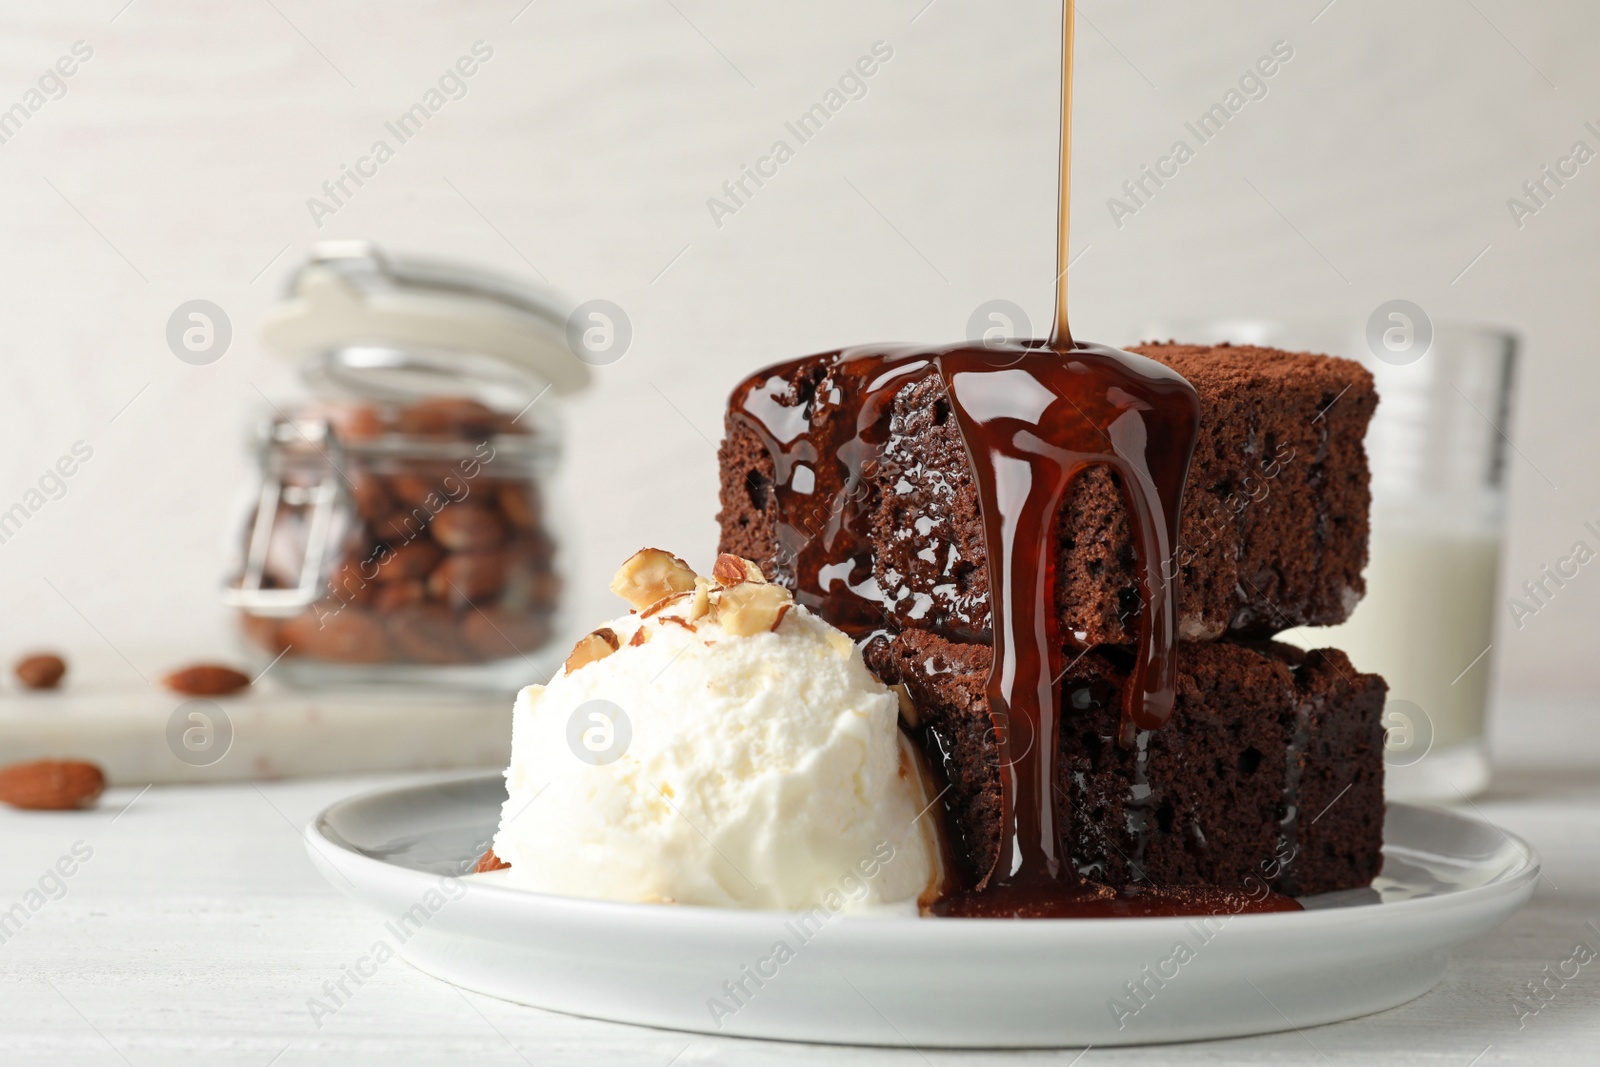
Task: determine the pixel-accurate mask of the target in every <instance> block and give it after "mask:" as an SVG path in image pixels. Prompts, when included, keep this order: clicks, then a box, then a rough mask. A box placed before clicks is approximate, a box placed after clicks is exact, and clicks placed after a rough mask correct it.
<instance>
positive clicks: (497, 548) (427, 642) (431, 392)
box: [223, 242, 589, 689]
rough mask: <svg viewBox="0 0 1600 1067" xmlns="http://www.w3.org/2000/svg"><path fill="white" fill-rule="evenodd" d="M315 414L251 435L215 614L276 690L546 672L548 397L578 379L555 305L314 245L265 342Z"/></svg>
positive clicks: (517, 678)
mask: <svg viewBox="0 0 1600 1067" xmlns="http://www.w3.org/2000/svg"><path fill="white" fill-rule="evenodd" d="M263 336H264V338H265V340H266V341H267V343H268V345H269V346H270V347H272V348H273V349H274V350H275V351H277V352H278V353H279V354H281V355H284V356H286V357H288V358H291V359H293V360H295V361H296V362H297V363H298V364H299V366H300V369H301V372H302V377H303V378H304V380H305V381H306V382H307V384H308V386H309V387H310V389H311V391H312V393H313V394H314V399H313V400H312V401H310V402H309V403H306V404H303V405H300V406H298V407H296V408H294V409H292V410H284V409H282V408H277V407H275V408H274V409H273V410H272V413H271V414H270V416H269V417H268V418H266V419H264V420H263V422H262V424H261V425H260V426H259V428H258V431H257V435H256V441H255V445H256V449H257V455H258V458H259V462H260V468H261V487H260V491H259V493H258V494H257V497H256V500H255V502H254V505H253V507H252V509H251V512H250V516H249V519H248V521H247V522H246V524H245V533H244V537H243V542H244V547H243V551H242V552H241V553H240V554H239V559H238V564H237V567H236V569H235V573H234V576H233V578H232V579H231V580H230V582H229V583H228V585H227V587H226V588H225V589H224V592H223V597H224V600H225V602H227V603H228V604H230V605H231V606H233V607H236V608H237V609H238V610H239V614H240V621H241V626H242V629H243V632H244V635H245V637H246V639H247V641H248V642H249V644H250V645H251V646H252V648H253V650H254V651H255V652H256V653H258V654H259V656H260V657H261V658H262V661H263V663H265V661H267V660H272V659H274V658H276V659H277V660H278V662H277V665H276V666H275V667H274V668H273V674H274V676H275V677H279V678H282V679H284V680H287V681H289V682H291V683H294V684H302V685H311V686H321V685H328V684H339V683H351V684H371V683H400V684H408V685H409V684H419V683H421V684H441V685H453V686H460V687H468V688H494V689H505V688H508V687H515V686H518V685H523V684H526V683H527V682H529V681H531V680H535V677H537V678H543V677H545V676H546V675H547V674H548V673H549V672H550V670H552V669H553V666H554V663H555V662H558V661H559V651H558V650H557V648H556V647H555V646H554V645H553V644H552V641H553V639H554V638H555V637H556V636H557V635H558V634H559V633H560V631H561V622H562V617H561V604H562V580H561V576H560V563H561V558H560V551H559V549H560V546H559V543H558V539H557V537H556V535H555V533H554V532H553V531H552V525H553V522H552V510H551V509H550V508H549V506H548V501H547V499H546V497H547V493H546V487H547V485H548V483H549V480H550V478H551V475H552V473H553V471H554V468H555V464H556V462H557V460H558V458H559V454H560V426H559V419H558V415H557V412H556V401H555V398H554V397H552V396H550V395H547V394H551V393H554V394H556V395H561V394H569V393H572V392H575V391H577V390H578V389H581V388H582V387H583V386H584V385H585V384H586V383H587V382H588V377H589V376H588V369H587V367H586V366H585V364H584V363H583V362H582V361H580V360H579V359H577V358H576V357H575V356H573V354H572V352H571V350H570V349H569V348H568V346H567V343H566V317H565V315H564V313H563V310H562V307H561V305H560V303H559V302H558V301H557V300H556V298H554V297H553V296H551V295H549V294H547V293H545V292H543V291H541V290H538V289H535V288H532V287H529V286H523V285H519V284H517V283H515V282H512V281H510V280H508V279H504V278H500V277H498V276H494V275H489V274H485V273H484V272H481V271H477V270H473V269H470V268H465V267H459V266H454V265H449V264H443V263H437V262H430V261H424V260H416V259H400V258H396V257H389V256H385V255H384V254H383V253H382V252H380V251H379V250H378V249H377V248H375V247H373V246H371V245H369V244H366V243H364V242H338V243H330V244H324V245H320V246H318V247H317V249H316V250H315V251H314V253H313V255H312V258H311V259H310V261H309V262H308V263H306V264H305V265H304V266H303V267H301V268H300V269H299V270H298V271H296V272H295V274H294V275H293V276H292V277H291V279H290V282H289V286H288V293H287V296H286V299H285V300H284V302H283V303H282V304H280V305H279V306H278V307H277V308H276V309H275V310H274V311H273V312H272V313H271V314H270V315H269V318H268V321H267V323H266V325H265V326H264V328H263Z"/></svg>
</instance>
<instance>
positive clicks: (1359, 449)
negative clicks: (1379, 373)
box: [718, 343, 1377, 645]
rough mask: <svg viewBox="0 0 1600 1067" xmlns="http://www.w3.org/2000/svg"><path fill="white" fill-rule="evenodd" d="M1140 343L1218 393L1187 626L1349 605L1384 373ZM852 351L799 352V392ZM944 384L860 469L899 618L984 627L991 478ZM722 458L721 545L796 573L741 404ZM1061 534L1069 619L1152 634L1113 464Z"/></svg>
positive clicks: (918, 403) (1206, 444)
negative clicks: (1378, 383) (985, 489)
mask: <svg viewBox="0 0 1600 1067" xmlns="http://www.w3.org/2000/svg"><path fill="white" fill-rule="evenodd" d="M1131 351H1134V352H1136V353H1139V354H1141V355H1145V356H1147V357H1149V358H1151V359H1154V360H1157V361H1159V362H1161V363H1164V364H1166V365H1168V366H1170V367H1171V368H1173V369H1174V370H1176V371H1178V373H1180V374H1182V375H1183V376H1184V377H1185V378H1187V379H1188V380H1189V382H1190V383H1191V384H1192V385H1193V386H1194V388H1195V390H1196V392H1197V393H1198V394H1199V398H1200V402H1201V420H1200V433H1199V441H1198V444H1197V446H1196V449H1195V455H1194V461H1193V464H1192V465H1191V468H1190V473H1189V480H1188V489H1187V491H1186V494H1185V498H1184V506H1183V511H1182V517H1181V528H1180V541H1181V548H1180V556H1179V562H1180V565H1181V574H1182V599H1181V601H1180V603H1179V632H1180V635H1181V636H1182V637H1183V638H1185V639H1187V640H1192V641H1205V640H1213V639H1215V638H1218V637H1222V636H1224V635H1231V636H1237V637H1251V638H1263V637H1268V636H1271V635H1272V634H1275V633H1277V632H1279V631H1281V630H1285V629H1288V628H1290V627H1294V626H1305V625H1332V624H1335V623H1339V622H1343V621H1344V620H1345V619H1346V618H1347V617H1348V616H1349V614H1350V612H1351V610H1352V609H1353V608H1354V607H1355V604H1356V602H1357V601H1358V600H1360V598H1361V596H1362V594H1363V593H1364V592H1365V584H1364V582H1363V580H1362V576H1361V571H1362V569H1363V567H1364V566H1365V565H1366V556H1367V508H1368V500H1369V491H1368V474H1367V463H1366V453H1365V450H1364V447H1363V444H1362V440H1363V438H1364V437H1365V435H1366V428H1367V423H1368V421H1369V420H1370V419H1371V417H1372V413H1373V411H1374V409H1375V408H1376V405H1377V395H1376V393H1375V392H1374V389H1373V382H1372V376H1371V375H1370V374H1369V373H1368V372H1367V371H1366V370H1365V369H1363V368H1362V367H1361V366H1360V365H1359V364H1357V363H1353V362H1351V361H1349V360H1344V359H1335V358H1330V357H1325V356H1314V355H1308V354H1304V353H1292V352H1282V351H1278V350H1275V349H1268V348H1253V347H1245V346H1229V345H1220V346H1216V347H1207V346H1197V345H1178V344H1170V343H1169V344H1164V345H1139V346H1135V347H1134V348H1133V349H1132V350H1131ZM835 358H836V357H835V356H834V355H832V354H830V355H826V356H819V357H816V359H815V360H813V361H804V362H802V363H799V364H793V365H790V373H791V374H792V375H793V376H794V380H793V381H792V382H791V383H790V384H791V386H792V390H793V397H794V401H795V403H796V404H797V405H799V406H801V407H805V406H807V405H808V404H809V397H810V396H812V395H814V394H815V393H816V391H817V390H818V389H826V388H827V375H828V370H829V368H830V367H831V365H832V361H833V360H834V359H835ZM942 389H943V386H942V384H941V382H940V380H939V379H938V377H937V376H927V377H923V378H920V379H918V380H916V381H915V382H913V383H912V384H910V385H908V386H907V387H906V388H905V389H903V390H902V391H901V392H900V393H899V394H898V395H897V396H896V397H895V399H894V401H893V405H892V430H891V433H890V437H889V440H888V442H887V444H886V445H885V446H884V449H883V454H882V455H881V457H878V458H877V459H876V460H874V462H873V463H872V464H871V466H870V468H867V467H864V469H863V470H862V471H861V473H862V474H863V475H864V477H863V485H862V492H863V493H864V494H865V495H866V497H867V499H868V500H869V501H870V503H871V506H872V507H874V508H876V514H875V515H874V519H873V527H874V528H873V536H872V541H873V549H874V562H873V578H874V579H875V582H876V587H877V591H878V594H879V597H880V598H881V600H882V602H883V604H884V610H885V613H886V615H887V616H888V618H889V619H890V621H892V623H893V624H894V626H895V627H897V628H898V627H921V628H929V629H932V630H934V631H936V632H938V633H941V634H944V635H945V636H947V637H950V638H953V639H957V640H965V641H972V642H982V641H987V640H988V635H989V625H990V620H989V607H988V601H989V593H988V577H987V571H986V569H985V555H984V542H983V533H982V523H981V520H980V518H979V514H978V495H977V491H976V488H975V486H974V483H973V479H972V474H971V469H970V462H969V460H968V457H967V452H966V446H965V444H964V443H963V441H962V438H961V434H960V431H959V429H958V428H957V426H956V423H955V420H954V419H953V418H951V417H950V405H949V402H948V400H947V399H945V398H944V396H943V395H942ZM721 460H722V486H721V503H722V510H721V513H720V515H719V516H718V518H719V521H720V523H721V527H722V540H721V551H724V552H733V553H735V554H737V555H741V556H744V557H746V558H748V559H753V560H756V561H757V562H759V563H761V564H762V565H763V566H764V567H765V568H767V569H768V570H769V572H775V573H777V574H778V575H780V576H782V575H784V574H785V573H786V571H785V561H784V560H783V559H782V558H781V553H780V552H779V551H778V547H777V546H778V533H777V510H776V504H775V501H774V497H773V494H772V492H771V487H772V484H773V480H774V477H775V470H774V462H773V459H772V457H771V456H770V455H769V454H768V452H767V449H766V448H765V447H764V446H763V444H762V442H761V440H760V438H759V437H757V436H756V434H755V433H753V432H752V431H751V430H750V429H749V428H747V427H746V426H744V425H743V424H741V423H740V422H739V421H738V420H737V419H735V418H732V417H730V418H729V420H728V428H727V437H726V439H725V440H724V442H723V446H722V452H721ZM820 518H821V519H822V521H824V522H825V521H826V516H820ZM1057 545H1058V548H1057V561H1056V574H1057V596H1056V602H1057V605H1058V610H1059V611H1060V613H1061V624H1062V627H1063V630H1064V631H1065V632H1067V633H1071V634H1073V635H1074V636H1076V637H1077V639H1078V640H1079V641H1081V642H1082V643H1084V644H1090V645H1100V644H1132V643H1133V642H1135V641H1136V640H1137V635H1138V625H1137V620H1138V615H1139V611H1140V604H1139V593H1138V585H1137V582H1136V579H1135V573H1136V572H1135V566H1134V551H1133V542H1132V537H1131V534H1130V529H1129V523H1128V518H1127V513H1126V510H1125V507H1124V504H1123V498H1122V490H1121V488H1120V486H1119V484H1118V481H1117V478H1116V477H1115V476H1114V475H1112V474H1111V473H1109V472H1108V471H1106V470H1104V469H1094V470H1090V471H1088V472H1086V473H1085V474H1084V475H1083V476H1082V477H1080V478H1079V479H1078V480H1077V481H1076V482H1075V484H1074V486H1073V488H1072V490H1071V492H1070V493H1069V496H1068V498H1067V500H1066V501H1065V503H1064V504H1063V507H1062V509H1061V512H1060V515H1059V520H1058V533H1057Z"/></svg>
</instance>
